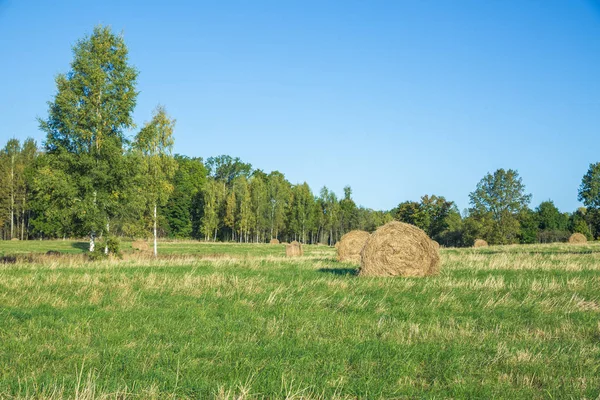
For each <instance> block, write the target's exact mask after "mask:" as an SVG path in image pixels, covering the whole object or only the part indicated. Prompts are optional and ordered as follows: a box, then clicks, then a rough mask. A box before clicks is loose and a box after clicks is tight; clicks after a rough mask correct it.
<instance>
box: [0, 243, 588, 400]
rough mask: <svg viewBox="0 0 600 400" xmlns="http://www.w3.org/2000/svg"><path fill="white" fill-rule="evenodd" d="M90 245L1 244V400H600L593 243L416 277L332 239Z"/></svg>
mask: <svg viewBox="0 0 600 400" xmlns="http://www.w3.org/2000/svg"><path fill="white" fill-rule="evenodd" d="M86 245H87V244H86V243H85V242H77V241H36V242H34V241H28V242H19V241H11V242H0V254H1V255H3V257H4V260H5V263H0V398H2V399H4V398H6V399H12V398H23V399H25V398H26V399H38V398H39V399H41V398H44V399H46V398H50V399H59V398H76V399H104V398H107V399H108V398H118V399H124V398H139V399H147V398H173V399H175V398H182V399H186V398H215V399H254V398H289V399H300V398H303V399H304V398H305V399H329V398H338V399H354V398H365V399H367V398H368V399H377V398H423V397H427V398H473V397H475V398H511V399H515V398H523V399H530V398H587V399H597V398H600V244H596V243H592V244H587V245H577V246H573V245H571V246H569V245H566V244H554V245H536V246H533V245H530V246H516V245H515V246H494V247H489V248H482V249H442V250H441V258H442V269H441V273H440V275H439V276H436V277H431V278H413V279H403V278H392V279H390V278H363V277H358V276H356V275H355V272H356V266H354V265H352V264H344V263H339V262H337V261H336V260H335V249H333V248H330V247H326V246H306V251H305V255H304V257H302V258H296V259H289V258H285V256H284V255H285V251H284V245H259V244H227V243H217V244H214V243H200V242H192V241H189V242H162V243H160V251H161V256H160V257H159V258H158V259H153V258H152V257H148V256H145V255H141V254H139V253H136V252H133V251H132V250H131V246H130V244H129V243H124V245H123V247H124V249H125V254H124V257H123V259H122V260H117V259H111V260H104V261H97V262H89V261H87V260H86V259H85V257H84V256H83V255H82V253H83V252H84V251H85V248H86ZM48 250H54V251H59V252H61V253H64V255H61V256H45V255H44V254H45V253H46V252H47V251H48ZM11 255H16V257H9V256H11ZM15 258H16V259H15Z"/></svg>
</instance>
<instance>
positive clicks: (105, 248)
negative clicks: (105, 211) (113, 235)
mask: <svg viewBox="0 0 600 400" xmlns="http://www.w3.org/2000/svg"><path fill="white" fill-rule="evenodd" d="M108 232H110V222H108V221H106V244H105V245H104V254H106V255H108Z"/></svg>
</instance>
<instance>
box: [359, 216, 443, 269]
mask: <svg viewBox="0 0 600 400" xmlns="http://www.w3.org/2000/svg"><path fill="white" fill-rule="evenodd" d="M439 270H440V256H439V253H438V251H437V250H436V249H435V248H434V246H433V244H432V243H431V239H429V237H428V236H427V234H426V233H425V232H423V231H422V230H421V229H419V228H417V227H416V226H414V225H409V224H405V223H403V222H398V221H392V222H388V223H387V224H385V225H383V226H381V227H379V228H378V229H377V230H376V231H375V232H374V233H373V234H371V236H370V237H369V239H368V240H367V243H365V246H364V247H363V249H362V252H361V265H360V271H359V272H358V274H359V275H360V276H428V275H435V274H437V273H438V272H439Z"/></svg>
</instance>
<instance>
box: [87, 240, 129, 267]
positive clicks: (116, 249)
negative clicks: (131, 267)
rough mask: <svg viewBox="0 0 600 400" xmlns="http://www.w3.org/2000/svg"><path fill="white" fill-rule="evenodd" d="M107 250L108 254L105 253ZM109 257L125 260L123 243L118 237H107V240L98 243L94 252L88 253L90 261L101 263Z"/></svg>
mask: <svg viewBox="0 0 600 400" xmlns="http://www.w3.org/2000/svg"><path fill="white" fill-rule="evenodd" d="M105 249H108V254H107V253H105ZM109 255H113V256H115V257H118V258H123V253H121V242H120V241H119V239H118V238H117V237H116V236H107V237H106V238H105V239H103V240H102V241H100V242H98V243H97V244H96V248H95V249H94V251H92V252H91V253H88V259H89V260H90V261H99V260H104V259H106V258H108V256H109Z"/></svg>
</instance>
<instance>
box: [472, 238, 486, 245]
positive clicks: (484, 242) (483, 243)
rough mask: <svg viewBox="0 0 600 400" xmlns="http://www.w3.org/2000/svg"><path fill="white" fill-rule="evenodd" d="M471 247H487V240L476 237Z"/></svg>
mask: <svg viewBox="0 0 600 400" xmlns="http://www.w3.org/2000/svg"><path fill="white" fill-rule="evenodd" d="M473 247H488V242H486V241H485V240H483V239H477V240H475V243H473Z"/></svg>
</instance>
